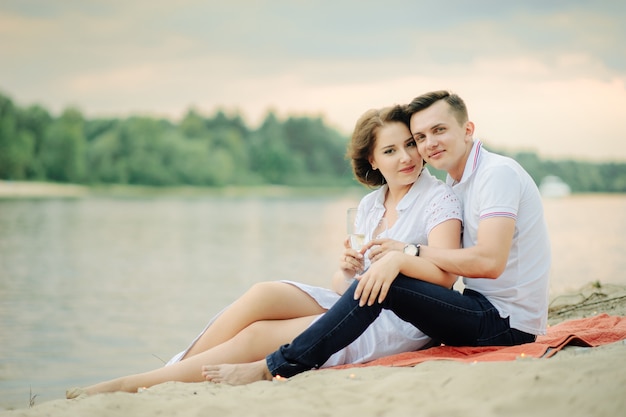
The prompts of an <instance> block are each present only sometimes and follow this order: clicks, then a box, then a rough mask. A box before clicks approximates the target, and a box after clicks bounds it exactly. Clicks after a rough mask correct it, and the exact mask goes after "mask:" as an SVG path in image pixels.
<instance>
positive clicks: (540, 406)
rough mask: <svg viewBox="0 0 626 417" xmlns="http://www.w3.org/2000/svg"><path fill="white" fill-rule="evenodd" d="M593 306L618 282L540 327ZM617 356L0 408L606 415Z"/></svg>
mask: <svg viewBox="0 0 626 417" xmlns="http://www.w3.org/2000/svg"><path fill="white" fill-rule="evenodd" d="M602 313H606V314H609V315H611V316H626V286H622V285H614V284H602V285H600V284H598V283H590V284H588V285H586V286H584V287H583V288H581V289H580V290H579V291H576V292H572V293H568V294H563V295H559V296H557V297H554V298H553V299H552V302H551V304H550V313H549V325H554V324H556V323H560V322H563V321H566V320H570V319H574V318H585V317H591V316H595V315H598V314H602ZM624 359H626V341H625V340H622V341H620V342H617V343H612V344H608V345H604V346H599V347H594V348H583V347H577V346H568V347H566V348H564V349H563V350H562V351H560V352H558V353H557V354H556V355H555V356H554V357H551V358H548V359H545V358H544V359H532V358H521V359H518V360H514V361H508V362H479V363H470V364H468V363H461V362H455V361H444V360H437V361H428V362H424V363H421V364H419V365H416V366H413V367H387V366H370V367H361V368H347V369H339V370H337V369H326V370H315V371H309V372H305V373H303V374H300V375H297V376H296V377H293V378H290V379H289V380H286V381H271V382H270V381H261V382H256V383H253V384H250V385H245V386H228V385H219V384H212V383H208V382H207V383H180V382H168V383H164V384H160V385H157V386H154V387H151V388H149V389H146V390H143V391H142V392H140V393H137V394H128V393H112V394H99V395H95V396H92V397H84V398H79V399H76V400H65V399H58V400H51V401H46V402H42V403H41V404H35V405H34V406H33V407H31V408H23V409H16V410H5V411H0V415H2V416H7V417H9V416H24V417H44V416H50V415H55V416H56V415H59V416H60V415H63V416H67V417H79V416H84V415H90V416H110V415H120V416H121V415H124V416H142V415H157V414H163V415H168V416H188V415H205V414H211V415H220V416H241V415H247V416H265V415H270V414H272V415H276V416H282V415H294V414H297V415H299V416H301V417H307V416H319V415H343V414H357V415H359V416H365V417H368V416H413V415H428V416H431V415H442V416H443V415H445V416H451V415H464V416H499V415H506V416H516V415H519V416H526V415H531V414H533V415H538V416H551V417H552V416H554V415H569V416H588V415H593V416H614V415H619V413H621V412H622V411H623V410H624V408H625V407H626V398H625V397H624V395H623V387H624V386H626V374H625V373H624V372H623V369H622V368H623V367H622V366H621V365H618V364H621V363H624ZM67 388H69V387H67ZM35 403H36V399H35Z"/></svg>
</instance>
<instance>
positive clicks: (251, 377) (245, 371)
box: [202, 359, 273, 385]
mask: <svg viewBox="0 0 626 417" xmlns="http://www.w3.org/2000/svg"><path fill="white" fill-rule="evenodd" d="M202 376H203V377H204V378H205V379H206V380H207V381H210V382H217V383H226V384H230V385H244V384H249V383H251V382H256V381H264V380H267V381H271V380H272V378H273V376H272V374H271V373H270V370H269V369H268V368H267V364H266V363H265V359H261V360H260V361H257V362H252V363H238V364H226V365H205V366H203V367H202Z"/></svg>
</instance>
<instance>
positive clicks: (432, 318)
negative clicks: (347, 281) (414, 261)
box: [266, 275, 535, 377]
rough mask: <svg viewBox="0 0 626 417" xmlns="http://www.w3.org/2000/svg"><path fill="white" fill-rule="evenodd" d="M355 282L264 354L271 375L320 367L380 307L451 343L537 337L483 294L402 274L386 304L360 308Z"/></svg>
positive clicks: (526, 340)
mask: <svg viewBox="0 0 626 417" xmlns="http://www.w3.org/2000/svg"><path fill="white" fill-rule="evenodd" d="M357 284H358V283H357V282H356V281H355V282H354V283H353V284H352V286H351V287H350V288H349V289H348V290H347V291H346V292H345V294H343V296H342V297H341V298H340V299H339V301H337V303H335V305H334V306H333V307H332V308H331V309H330V310H328V311H327V312H326V313H325V314H324V315H323V316H322V317H321V318H320V319H319V320H317V321H316V322H315V323H313V324H312V325H311V326H310V327H309V328H308V329H307V330H305V331H304V332H302V333H301V334H300V335H299V336H298V337H296V338H295V339H294V340H293V342H292V343H290V344H287V345H283V346H281V347H280V349H279V350H277V351H276V352H274V353H271V354H269V355H268V356H267V357H266V362H267V366H268V368H269V370H270V372H271V373H272V375H274V376H276V375H280V376H283V377H290V376H293V375H296V374H298V373H300V372H304V371H307V370H310V369H313V368H319V367H320V366H322V365H323V364H324V363H325V362H326V361H327V360H328V358H329V357H330V356H331V355H332V354H333V353H335V352H337V351H339V350H341V349H342V348H344V347H346V346H347V345H349V344H350V343H351V342H352V341H354V340H355V339H357V338H358V337H359V336H360V335H361V333H363V332H364V331H365V329H367V327H368V326H369V325H370V324H371V323H373V322H374V320H376V318H377V317H378V315H379V314H380V312H381V311H382V309H383V308H384V309H389V310H391V311H393V312H394V313H395V314H396V315H397V316H398V317H400V318H401V319H403V320H405V321H408V322H409V323H412V324H413V325H414V326H416V327H418V328H419V329H420V330H422V331H423V332H424V333H426V334H427V335H428V336H430V337H432V338H433V339H435V340H438V341H441V342H442V343H444V344H446V345H450V346H489V345H491V346H511V345H518V344H522V343H529V342H534V341H535V336H534V335H531V334H528V333H525V332H522V331H519V330H516V329H512V328H511V327H510V326H509V320H508V318H501V317H500V314H499V313H498V311H497V310H496V308H495V307H494V306H493V305H492V304H491V303H490V302H489V301H488V300H487V299H486V298H485V297H484V296H483V295H481V294H480V293H478V292H476V291H472V290H469V289H465V291H464V292H463V294H461V293H460V292H458V291H455V290H451V289H446V288H443V287H440V286H438V285H434V284H431V283H428V282H424V281H420V280H417V279H413V278H408V277H406V276H403V275H399V276H398V277H397V278H396V279H395V280H394V282H393V283H392V285H391V287H390V289H389V293H388V295H387V298H386V299H385V300H384V301H383V302H382V303H380V304H379V303H374V305H372V306H363V307H359V301H358V300H354V290H355V289H356V286H357Z"/></svg>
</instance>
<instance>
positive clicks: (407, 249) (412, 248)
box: [404, 245, 417, 256]
mask: <svg viewBox="0 0 626 417" xmlns="http://www.w3.org/2000/svg"><path fill="white" fill-rule="evenodd" d="M404 253H406V254H407V255H413V256H415V254H416V253H417V246H415V245H406V246H405V247H404Z"/></svg>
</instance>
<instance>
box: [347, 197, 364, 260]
mask: <svg viewBox="0 0 626 417" xmlns="http://www.w3.org/2000/svg"><path fill="white" fill-rule="evenodd" d="M357 211H358V209H357V208H356V207H350V208H349V209H348V210H347V221H346V225H347V230H348V236H350V246H351V247H352V249H354V250H361V248H362V247H363V244H364V243H365V235H364V234H363V233H357V232H356V230H355V228H356V224H355V223H356V214H357Z"/></svg>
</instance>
